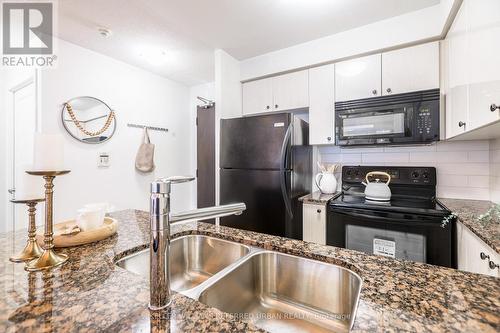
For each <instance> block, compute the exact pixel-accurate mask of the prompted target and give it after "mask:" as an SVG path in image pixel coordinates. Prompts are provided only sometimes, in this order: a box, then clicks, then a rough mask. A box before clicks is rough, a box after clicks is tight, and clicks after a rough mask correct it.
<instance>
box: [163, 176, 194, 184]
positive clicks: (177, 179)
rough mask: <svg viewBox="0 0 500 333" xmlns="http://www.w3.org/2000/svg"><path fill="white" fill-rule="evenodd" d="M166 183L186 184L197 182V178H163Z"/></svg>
mask: <svg viewBox="0 0 500 333" xmlns="http://www.w3.org/2000/svg"><path fill="white" fill-rule="evenodd" d="M163 179H165V181H167V182H170V183H171V184H178V183H186V182H190V181H193V180H195V177H193V176H172V177H168V178H163Z"/></svg>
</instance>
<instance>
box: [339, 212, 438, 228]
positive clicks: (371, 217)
mask: <svg viewBox="0 0 500 333" xmlns="http://www.w3.org/2000/svg"><path fill="white" fill-rule="evenodd" d="M334 212H335V213H338V214H342V215H346V216H352V217H357V218H363V219H368V220H377V222H398V223H402V221H403V220H404V218H393V217H384V216H376V215H370V214H362V213H357V212H356V211H355V210H350V209H344V210H335V211H334ZM408 223H411V225H412V226H423V227H429V226H430V227H441V224H440V223H436V222H424V221H421V220H412V221H411V222H408Z"/></svg>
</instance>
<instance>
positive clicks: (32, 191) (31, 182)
mask: <svg viewBox="0 0 500 333" xmlns="http://www.w3.org/2000/svg"><path fill="white" fill-rule="evenodd" d="M32 169H33V168H32V167H31V166H28V165H23V166H21V167H20V168H17V169H16V173H17V172H19V174H18V175H16V199H39V198H43V197H44V196H45V195H44V187H43V184H44V182H43V178H42V177H38V176H32V175H28V174H27V173H26V172H25V171H26V170H32Z"/></svg>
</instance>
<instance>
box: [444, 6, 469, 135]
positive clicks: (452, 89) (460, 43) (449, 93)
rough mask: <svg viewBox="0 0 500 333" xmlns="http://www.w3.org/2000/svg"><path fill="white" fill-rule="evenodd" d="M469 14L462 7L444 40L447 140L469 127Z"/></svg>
mask: <svg viewBox="0 0 500 333" xmlns="http://www.w3.org/2000/svg"><path fill="white" fill-rule="evenodd" d="M467 52H468V51H467V13H466V10H465V6H462V7H461V8H460V9H459V11H458V13H457V16H456V17H455V21H454V22H453V24H452V25H451V27H450V30H449V31H448V35H447V37H446V39H445V40H444V41H443V50H442V53H441V57H442V61H441V63H442V64H441V66H442V72H443V76H444V80H443V81H444V86H443V92H444V94H445V96H446V138H450V137H454V136H456V135H458V134H461V133H463V132H465V131H466V129H467V127H468V124H467V123H468V122H469V121H468V114H467V109H468V103H469V95H468V87H467V82H468V75H467V71H466V70H465V69H466V68H467Z"/></svg>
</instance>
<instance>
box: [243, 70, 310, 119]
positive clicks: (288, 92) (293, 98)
mask: <svg viewBox="0 0 500 333" xmlns="http://www.w3.org/2000/svg"><path fill="white" fill-rule="evenodd" d="M242 96H243V97H242V98H243V114H244V115H250V114H259V113H266V112H274V111H286V110H293V109H299V108H306V107H308V106H309V73H308V71H307V70H303V71H299V72H294V73H290V74H284V75H279V76H275V77H272V78H267V79H262V80H256V81H250V82H246V83H243V85H242Z"/></svg>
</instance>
